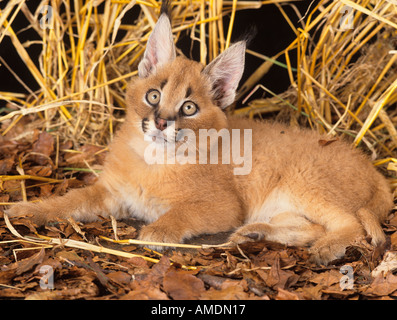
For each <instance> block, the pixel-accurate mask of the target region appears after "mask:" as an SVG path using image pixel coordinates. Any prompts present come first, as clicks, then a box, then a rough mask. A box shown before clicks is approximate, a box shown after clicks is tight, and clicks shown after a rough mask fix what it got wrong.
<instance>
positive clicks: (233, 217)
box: [139, 204, 241, 251]
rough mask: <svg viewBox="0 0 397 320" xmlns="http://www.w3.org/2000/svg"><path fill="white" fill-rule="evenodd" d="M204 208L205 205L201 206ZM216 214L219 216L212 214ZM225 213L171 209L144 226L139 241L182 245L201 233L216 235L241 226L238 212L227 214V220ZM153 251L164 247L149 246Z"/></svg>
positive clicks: (191, 208)
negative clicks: (184, 241)
mask: <svg viewBox="0 0 397 320" xmlns="http://www.w3.org/2000/svg"><path fill="white" fill-rule="evenodd" d="M203 206H205V204H203ZM214 212H217V213H219V214H214ZM225 214H226V213H225V212H222V211H217V210H216V208H215V209H214V211H213V212H212V211H211V210H205V209H204V210H203V209H202V208H201V210H200V209H198V208H197V206H194V207H186V206H185V207H182V206H181V207H179V208H178V209H171V210H170V211H168V212H166V213H165V214H164V215H162V216H161V217H160V218H159V219H157V220H156V221H155V222H153V223H151V224H149V225H147V226H144V227H143V228H142V229H141V231H140V233H139V239H140V240H145V241H152V242H166V243H182V242H183V240H185V239H189V238H191V237H193V236H197V235H199V234H202V233H207V234H211V233H218V232H224V231H228V230H231V229H234V228H236V227H237V226H238V225H241V216H240V215H239V213H238V212H230V211H228V212H227V215H228V219H224V217H225ZM149 247H150V248H152V249H154V250H160V251H161V250H163V249H164V246H149Z"/></svg>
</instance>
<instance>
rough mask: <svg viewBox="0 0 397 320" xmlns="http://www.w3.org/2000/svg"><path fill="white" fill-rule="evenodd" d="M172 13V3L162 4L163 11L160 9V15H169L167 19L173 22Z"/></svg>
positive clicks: (166, 0)
mask: <svg viewBox="0 0 397 320" xmlns="http://www.w3.org/2000/svg"><path fill="white" fill-rule="evenodd" d="M170 11H171V4H170V1H169V0H163V3H162V4H161V9H160V15H162V14H163V13H164V14H165V15H167V17H168V18H169V19H170V21H171V15H170Z"/></svg>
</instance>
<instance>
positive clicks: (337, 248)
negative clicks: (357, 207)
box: [309, 210, 365, 265]
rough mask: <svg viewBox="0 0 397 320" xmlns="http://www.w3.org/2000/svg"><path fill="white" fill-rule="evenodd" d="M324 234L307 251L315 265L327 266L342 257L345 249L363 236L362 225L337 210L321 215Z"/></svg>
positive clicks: (354, 218) (349, 215)
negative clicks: (323, 220)
mask: <svg viewBox="0 0 397 320" xmlns="http://www.w3.org/2000/svg"><path fill="white" fill-rule="evenodd" d="M323 216H326V217H327V219H326V221H325V223H324V228H325V230H326V233H325V235H324V236H322V237H320V238H318V240H317V241H316V242H315V243H314V244H313V245H312V247H311V248H310V249H309V252H310V253H311V257H310V260H311V261H312V262H315V263H317V264H324V265H326V264H328V263H329V262H330V261H332V260H335V259H339V258H341V257H343V256H344V254H345V251H346V248H347V247H348V246H349V245H351V244H352V243H353V242H354V241H355V240H357V239H359V238H360V237H362V236H364V235H365V232H364V229H363V226H362V224H361V223H360V222H359V220H358V219H357V218H356V217H355V216H354V215H352V214H348V213H346V212H341V211H338V210H330V211H326V212H324V213H323Z"/></svg>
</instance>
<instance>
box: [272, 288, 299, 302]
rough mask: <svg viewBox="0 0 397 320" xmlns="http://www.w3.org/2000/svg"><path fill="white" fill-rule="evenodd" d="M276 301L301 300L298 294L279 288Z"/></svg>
mask: <svg viewBox="0 0 397 320" xmlns="http://www.w3.org/2000/svg"><path fill="white" fill-rule="evenodd" d="M277 290H278V293H277V296H276V300H300V299H299V297H298V296H297V294H296V293H293V292H290V291H287V290H284V289H281V288H277Z"/></svg>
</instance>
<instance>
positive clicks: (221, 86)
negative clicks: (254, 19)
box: [203, 41, 246, 109]
mask: <svg viewBox="0 0 397 320" xmlns="http://www.w3.org/2000/svg"><path fill="white" fill-rule="evenodd" d="M245 46H246V43H245V41H239V42H237V43H235V44H233V45H232V46H230V47H229V48H228V49H227V50H225V51H224V52H222V53H221V54H220V55H219V56H218V57H216V58H215V59H214V60H213V61H212V62H211V63H210V64H209V65H208V66H206V67H205V68H204V70H203V73H204V74H205V75H206V76H207V77H208V79H209V81H210V84H211V88H212V89H211V90H212V91H211V93H212V96H213V99H214V101H215V103H216V104H217V105H218V106H219V107H220V108H222V109H224V108H226V107H228V106H229V105H231V104H232V103H233V102H234V99H235V97H236V89H237V86H238V83H239V82H240V80H241V76H242V75H243V71H244V60H245Z"/></svg>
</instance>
